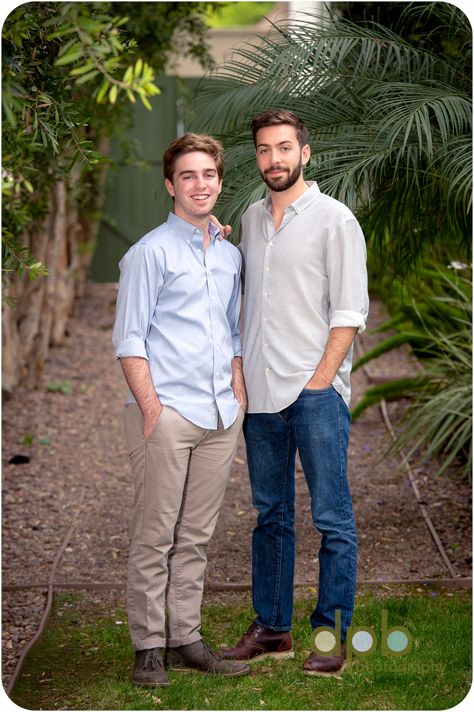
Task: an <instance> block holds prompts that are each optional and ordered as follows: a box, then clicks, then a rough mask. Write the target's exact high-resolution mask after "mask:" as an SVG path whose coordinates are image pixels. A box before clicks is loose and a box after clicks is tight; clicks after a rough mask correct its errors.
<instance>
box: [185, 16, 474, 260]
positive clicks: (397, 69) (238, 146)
mask: <svg viewBox="0 0 474 712" xmlns="http://www.w3.org/2000/svg"><path fill="white" fill-rule="evenodd" d="M405 13H406V14H405V21H412V22H415V21H417V22H419V20H420V16H422V15H424V16H425V17H426V16H427V13H428V14H429V18H430V19H429V25H430V28H431V34H430V36H429V37H427V38H425V40H424V41H423V42H421V41H417V42H416V43H415V42H413V41H409V40H407V39H403V38H402V36H401V35H399V34H397V33H395V32H394V31H393V30H391V29H389V28H387V27H384V26H383V25H381V24H379V23H373V22H364V23H360V24H354V23H352V22H350V21H348V20H345V19H343V18H341V17H338V16H337V15H336V14H335V13H334V12H332V13H330V14H329V15H327V16H324V17H317V16H314V15H312V14H307V13H304V14H303V13H301V14H300V15H299V16H298V19H297V21H295V20H291V21H290V20H286V21H282V22H279V23H277V24H275V25H273V26H272V28H271V31H270V33H269V34H268V35H267V36H265V37H261V38H259V39H257V40H256V41H254V42H251V43H249V44H247V45H245V46H243V47H241V48H239V49H237V50H236V51H235V52H234V53H233V55H232V57H231V58H230V59H229V60H228V61H227V62H225V63H224V64H223V65H221V66H220V67H218V68H217V70H216V71H215V72H214V74H213V75H212V76H211V77H210V78H207V79H206V80H205V81H204V82H203V83H202V85H201V87H200V91H199V92H198V94H197V97H196V100H195V105H194V109H195V116H197V117H198V118H197V119H196V120H195V122H194V128H195V129H196V130H206V131H208V132H212V133H213V134H214V135H218V136H220V138H221V139H222V141H223V142H224V145H225V147H226V178H225V189H224V192H223V196H222V198H223V199H222V201H221V208H220V210H221V214H222V217H223V218H224V219H225V220H227V221H229V222H231V223H232V224H233V225H234V227H235V228H236V231H237V233H238V225H239V223H240V216H241V215H242V213H243V211H244V210H245V208H246V207H247V206H248V205H249V204H250V203H251V202H254V201H255V200H257V199H259V198H261V197H262V196H263V195H264V192H265V187H264V186H263V184H262V181H261V179H260V176H259V174H258V172H257V170H256V167H255V160H254V150H253V145H252V139H251V136H250V131H249V120H250V119H251V117H252V116H254V115H255V114H257V113H258V112H260V111H263V110H265V109H268V108H270V107H278V108H287V109H291V110H293V111H295V112H296V113H297V114H298V115H299V116H300V117H301V118H302V119H303V121H304V122H305V123H306V125H307V127H308V129H309V132H310V137H311V145H312V150H313V157H312V160H311V163H310V165H309V167H308V168H307V169H306V174H305V175H306V178H307V179H309V180H313V179H317V181H318V184H319V186H320V188H321V190H322V191H323V192H325V193H329V194H330V195H332V196H334V197H336V198H338V199H339V200H341V201H342V202H344V203H346V204H347V205H349V207H351V208H352V209H353V211H354V212H355V213H356V214H357V215H358V218H359V220H360V222H361V224H362V226H363V228H364V231H365V233H366V236H367V238H368V242H369V246H370V248H371V252H372V255H379V256H380V255H383V264H384V267H385V269H387V268H391V269H392V271H393V272H394V273H398V274H403V273H404V272H406V271H407V270H409V269H410V268H412V267H414V266H415V265H416V263H417V260H418V258H419V257H420V255H422V253H423V251H424V249H425V248H427V247H428V248H429V250H433V249H435V248H436V249H439V248H440V246H441V248H442V249H444V250H445V252H446V253H447V254H448V255H453V258H456V259H467V260H469V250H470V243H471V230H470V213H471V192H472V175H471V168H472V156H471V122H472V102H471V44H470V40H471V27H470V24H469V20H468V19H467V17H466V16H465V15H464V13H463V12H462V11H461V10H460V9H459V8H457V7H455V6H454V5H450V4H448V3H433V4H432V5H429V6H428V5H426V4H419V3H418V4H416V3H414V4H412V5H410V6H405ZM407 18H408V19H407ZM433 28H436V31H434V30H433ZM430 37H432V38H434V37H435V38H436V42H435V41H431V40H430ZM440 38H442V39H441V40H440Z"/></svg>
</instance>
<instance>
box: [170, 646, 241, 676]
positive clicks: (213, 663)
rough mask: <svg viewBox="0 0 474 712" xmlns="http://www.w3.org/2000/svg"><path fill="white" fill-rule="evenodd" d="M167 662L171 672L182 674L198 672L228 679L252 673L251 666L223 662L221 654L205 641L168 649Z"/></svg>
mask: <svg viewBox="0 0 474 712" xmlns="http://www.w3.org/2000/svg"><path fill="white" fill-rule="evenodd" d="M166 662H167V665H168V667H169V669H170V670H175V671H180V672H184V671H188V670H191V671H193V670H197V671H198V672H204V673H212V674H215V675H226V676H227V677H238V676H239V675H247V674H248V673H249V672H250V668H249V666H248V665H245V663H238V662H235V661H233V660H232V661H231V660H223V659H222V656H221V654H220V652H216V651H214V650H212V649H211V648H210V647H209V646H208V645H206V643H205V642H204V641H203V640H197V641H196V642H195V643H189V644H188V645H180V646H179V647H177V648H168V649H167V651H166Z"/></svg>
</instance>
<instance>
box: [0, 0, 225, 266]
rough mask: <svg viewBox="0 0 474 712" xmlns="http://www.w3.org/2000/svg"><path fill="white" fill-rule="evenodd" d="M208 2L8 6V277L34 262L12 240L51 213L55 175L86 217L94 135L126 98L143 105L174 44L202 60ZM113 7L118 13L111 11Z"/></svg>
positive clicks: (97, 166) (92, 201)
mask: <svg viewBox="0 0 474 712" xmlns="http://www.w3.org/2000/svg"><path fill="white" fill-rule="evenodd" d="M208 6H212V3H199V2H197V3H188V2H184V3H127V2H124V3H113V2H77V3H57V2H31V3H26V4H23V5H20V6H18V7H17V8H15V9H14V10H13V11H12V12H11V13H10V15H9V16H8V17H7V19H6V20H5V23H4V26H3V35H2V54H3V65H2V107H3V116H4V122H3V126H4V132H3V138H4V141H3V147H4V148H3V172H2V181H3V190H2V192H3V225H4V234H3V255H4V258H6V259H7V263H6V264H4V267H5V268H6V269H7V270H8V274H7V278H8V279H11V278H12V276H13V274H14V273H17V274H21V273H22V272H23V271H24V270H25V269H28V273H29V275H30V276H31V277H36V276H38V275H39V274H45V273H46V272H45V268H44V266H43V265H39V264H38V261H37V260H35V258H34V257H30V256H28V253H27V248H26V246H21V245H19V242H18V241H19V240H20V236H21V235H22V233H23V231H24V230H26V229H28V228H30V227H31V226H34V225H35V224H36V223H37V221H38V220H40V219H41V217H42V216H44V215H45V213H46V212H47V211H48V210H49V209H50V205H49V194H50V189H51V186H52V185H53V184H54V183H55V182H57V181H58V180H64V181H65V182H66V183H67V184H68V185H69V187H70V188H71V187H72V185H73V184H74V195H73V196H72V197H73V199H74V200H75V201H76V202H77V203H78V205H80V206H81V210H82V211H83V213H84V214H94V213H95V211H96V207H97V206H96V199H97V196H98V195H99V194H100V190H99V183H100V174H101V168H102V164H105V163H106V159H105V157H104V155H103V153H102V151H101V149H100V144H101V140H102V139H103V138H104V137H106V138H108V137H110V136H111V135H112V134H113V133H116V132H119V131H120V129H121V128H122V127H123V126H124V125H126V123H127V121H128V117H129V110H130V106H131V103H134V102H135V101H136V99H137V98H139V99H140V100H141V101H142V102H143V104H144V105H145V106H146V107H147V108H148V109H151V103H150V98H152V97H153V96H155V95H156V94H158V93H159V87H158V86H157V84H156V79H155V74H156V71H159V72H162V71H163V69H164V66H165V64H166V61H167V60H168V57H169V55H170V54H171V53H172V52H173V50H174V49H175V48H176V47H177V46H179V47H180V48H181V47H182V48H183V51H184V52H185V53H186V52H189V53H192V54H194V55H195V56H197V57H198V58H199V60H200V61H201V62H202V63H203V64H204V65H205V66H209V65H210V62H211V60H210V56H209V53H208V51H207V48H206V45H205V41H204V37H205V32H206V26H205V22H204V19H203V13H204V11H205V10H206V9H207V8H208ZM117 13H120V14H117Z"/></svg>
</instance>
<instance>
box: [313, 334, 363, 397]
mask: <svg viewBox="0 0 474 712" xmlns="http://www.w3.org/2000/svg"><path fill="white" fill-rule="evenodd" d="M356 334H357V328H356V327H351V326H338V327H334V328H333V329H331V331H330V332H329V339H328V342H327V344H326V348H325V350H324V353H323V355H322V357H321V361H320V362H319V364H318V366H317V368H316V370H315V372H314V374H313V375H312V377H311V378H310V380H309V381H308V383H307V384H306V388H315V389H321V388H327V387H328V386H330V385H331V383H332V382H333V380H334V378H335V376H336V373H337V372H338V370H339V369H340V367H341V365H342V362H343V361H344V359H345V358H346V356H347V352H348V351H349V349H350V347H351V345H352V343H353V341H354V338H355V336H356Z"/></svg>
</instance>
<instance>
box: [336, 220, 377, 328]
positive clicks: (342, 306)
mask: <svg viewBox="0 0 474 712" xmlns="http://www.w3.org/2000/svg"><path fill="white" fill-rule="evenodd" d="M326 259H327V269H328V278H329V300H330V303H329V328H330V329H332V328H334V327H341V326H342V327H355V328H357V329H358V331H359V332H362V331H364V329H365V326H366V321H367V316H368V312H369V295H368V288H367V251H366V246H365V240H364V235H363V233H362V230H361V228H360V226H359V223H358V222H357V220H356V219H355V218H354V217H352V218H348V219H342V220H341V221H340V222H339V223H338V224H337V225H336V226H335V229H334V231H333V232H332V234H331V237H330V239H329V240H328V243H327V254H326Z"/></svg>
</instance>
